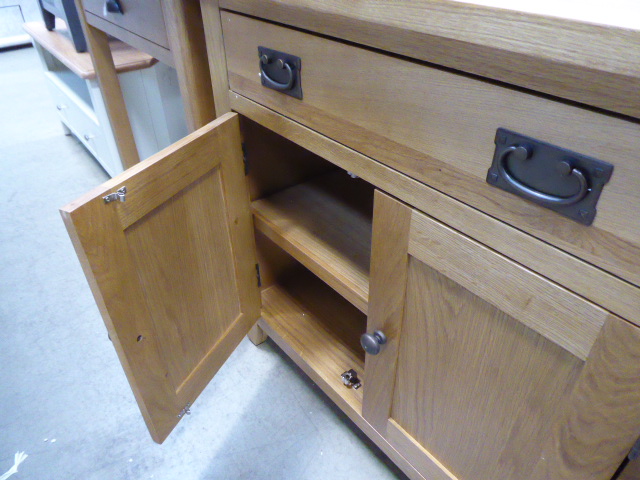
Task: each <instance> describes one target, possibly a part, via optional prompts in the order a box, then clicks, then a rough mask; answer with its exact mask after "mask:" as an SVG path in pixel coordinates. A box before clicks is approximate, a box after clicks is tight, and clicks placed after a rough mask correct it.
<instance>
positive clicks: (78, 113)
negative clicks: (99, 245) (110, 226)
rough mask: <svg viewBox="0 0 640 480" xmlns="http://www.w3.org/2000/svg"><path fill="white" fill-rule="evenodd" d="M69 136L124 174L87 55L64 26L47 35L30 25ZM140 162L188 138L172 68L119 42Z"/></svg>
mask: <svg viewBox="0 0 640 480" xmlns="http://www.w3.org/2000/svg"><path fill="white" fill-rule="evenodd" d="M25 30H26V31H27V32H28V33H29V35H31V37H32V39H33V44H34V46H35V48H36V49H37V51H38V55H39V57H40V59H41V60H42V64H43V67H44V70H45V76H46V78H47V80H48V82H47V83H48V85H49V89H50V90H51V95H52V97H53V100H54V102H55V106H56V109H57V110H58V114H59V116H60V120H61V122H62V125H63V128H64V129H65V133H66V134H73V135H74V136H76V137H77V138H78V140H80V142H82V144H83V145H84V146H85V147H86V148H87V149H88V150H89V152H91V154H92V155H93V156H94V157H95V158H96V160H98V162H99V163H100V165H102V167H103V168H104V169H105V170H106V171H107V173H109V175H111V176H113V175H117V174H118V173H120V172H122V171H123V164H122V161H121V159H120V156H119V154H118V150H117V147H116V143H115V140H114V135H113V131H112V128H111V125H110V123H109V119H108V116H107V111H106V107H105V103H104V99H103V95H102V93H101V91H100V86H99V84H98V80H97V78H96V74H95V70H94V69H93V65H92V63H91V57H90V55H89V54H88V53H77V52H76V51H75V49H74V47H73V45H72V43H71V40H70V38H69V36H68V35H66V30H65V28H64V25H61V26H60V27H57V28H56V30H54V31H51V32H50V31H47V30H46V28H45V26H44V24H42V23H28V24H26V25H25ZM110 46H111V51H112V54H113V57H114V62H115V64H116V70H117V72H118V78H119V80H120V84H121V86H122V91H123V96H124V98H125V102H126V104H127V107H128V108H127V110H128V114H129V118H130V121H131V126H132V130H133V134H134V138H135V141H136V146H137V149H138V153H139V155H140V158H143V159H144V158H147V157H149V156H151V155H153V154H154V153H156V152H158V151H160V150H162V149H163V148H164V147H166V146H168V145H170V144H171V143H173V142H175V141H176V140H178V139H179V138H182V137H184V136H185V135H186V134H187V127H186V121H185V117H184V109H183V105H182V99H181V96H180V91H179V88H178V79H177V75H176V72H175V70H174V69H173V68H171V67H168V66H166V65H164V64H163V63H160V62H158V61H157V60H156V59H154V58H153V57H151V56H150V55H147V54H145V53H142V52H140V51H138V50H135V49H134V48H133V47H130V46H129V45H126V44H124V43H122V42H120V41H117V40H114V41H112V42H111V43H110Z"/></svg>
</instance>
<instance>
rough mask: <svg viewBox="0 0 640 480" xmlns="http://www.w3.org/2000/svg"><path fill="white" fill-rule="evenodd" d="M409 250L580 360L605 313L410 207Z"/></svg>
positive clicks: (600, 326) (586, 353) (594, 336)
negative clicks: (411, 210)
mask: <svg viewBox="0 0 640 480" xmlns="http://www.w3.org/2000/svg"><path fill="white" fill-rule="evenodd" d="M409 254H410V255H412V256H414V257H416V258H417V259H418V260H420V261H421V262H423V263H425V264H427V265H429V266H430V267H432V268H434V269H435V270H437V271H438V272H439V273H442V274H443V275H445V276H447V277H448V278H450V279H451V280H453V281H454V282H456V283H457V284H459V285H461V286H463V287H464V288H466V289H467V290H469V291H470V292H472V293H474V294H475V295H477V296H479V297H480V298H482V299H483V300H485V301H487V302H489V303H491V304H492V305H494V306H495V307H497V308H498V309H500V310H501V311H503V312H505V313H507V314H508V315H510V316H512V317H513V318H515V319H516V320H518V321H520V322H522V323H523V324H525V325H527V326H528V327H529V328H531V329H533V330H535V331H536V332H538V333H539V334H540V335H542V336H544V337H546V338H548V339H549V340H551V341H552V342H554V343H556V344H558V345H560V346H561V347H563V348H564V349H566V350H567V351H569V352H571V353H572V354H574V355H575V356H577V357H578V358H580V359H582V360H585V359H586V358H587V356H588V355H589V351H590V350H591V347H592V346H593V344H594V342H595V341H596V338H597V337H598V334H599V333H600V330H601V328H602V325H604V323H605V321H606V320H607V318H609V316H610V315H609V313H608V312H607V311H606V310H603V309H601V308H600V307H597V306H596V305H594V304H592V303H590V302H587V301H586V300H584V299H582V298H580V297H578V296H576V295H574V294H573V293H571V292H569V291H568V290H566V289H565V288H563V287H561V286H559V285H555V284H553V283H551V282H549V281H548V280H546V279H545V278H543V277H541V276H539V275H538V274H536V273H533V272H532V271H530V270H527V269H525V268H523V267H522V266H521V265H519V264H517V263H515V262H513V261H511V260H509V259H507V258H505V257H503V256H502V255H500V254H498V253H495V252H494V251H492V250H490V249H488V248H487V247H485V246H484V245H482V244H480V243H478V242H476V241H474V240H472V239H470V238H468V237H465V236H464V235H460V233H458V232H456V231H455V230H452V229H451V228H449V227H447V226H445V225H443V224H441V223H439V222H437V221H435V220H433V219H431V218H429V217H428V216H426V215H424V214H422V213H420V212H418V211H414V212H413V214H412V218H411V234H410V239H409Z"/></svg>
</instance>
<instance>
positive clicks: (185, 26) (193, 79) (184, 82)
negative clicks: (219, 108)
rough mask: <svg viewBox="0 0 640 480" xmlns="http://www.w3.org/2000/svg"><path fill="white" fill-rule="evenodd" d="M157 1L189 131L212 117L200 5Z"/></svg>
mask: <svg viewBox="0 0 640 480" xmlns="http://www.w3.org/2000/svg"><path fill="white" fill-rule="evenodd" d="M161 3H162V10H163V12H164V19H165V25H166V27H167V37H168V39H169V46H170V48H171V56H172V57H173V63H174V65H175V69H176V72H177V74H178V83H179V85H180V93H181V95H182V102H183V104H184V109H185V114H186V115H185V116H186V119H187V127H188V128H189V131H191V132H193V131H195V130H197V129H198V128H200V127H202V126H204V125H206V124H207V123H209V122H210V121H211V120H213V119H214V118H216V113H215V105H214V102H213V92H212V90H211V77H210V74H209V63H208V62H207V51H206V44H205V37H204V28H203V25H202V17H201V12H200V5H199V2H198V1H197V0H164V1H162V2H161Z"/></svg>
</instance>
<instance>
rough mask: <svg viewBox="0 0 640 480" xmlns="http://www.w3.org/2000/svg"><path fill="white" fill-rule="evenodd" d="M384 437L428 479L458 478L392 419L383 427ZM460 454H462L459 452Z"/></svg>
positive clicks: (450, 479)
mask: <svg viewBox="0 0 640 480" xmlns="http://www.w3.org/2000/svg"><path fill="white" fill-rule="evenodd" d="M385 430H386V432H387V434H386V438H387V440H388V441H389V443H390V444H391V445H393V446H394V447H395V448H397V449H398V450H399V451H401V452H402V453H404V455H405V457H406V458H407V459H408V460H409V461H410V462H411V465H414V466H415V467H416V468H417V469H418V470H419V471H420V472H422V473H423V474H424V475H425V477H426V478H428V479H429V480H458V477H456V476H455V475H454V474H453V473H451V472H450V471H449V470H447V468H446V467H445V466H444V465H443V464H441V463H440V462H439V461H438V459H437V458H435V457H434V456H433V455H431V453H429V451H428V450H426V449H425V448H423V447H422V445H420V444H419V443H418V442H416V441H415V440H414V439H413V438H412V437H411V435H409V434H408V433H407V432H405V431H404V429H403V428H402V427H401V426H400V425H398V424H397V423H396V422H395V421H394V420H393V419H391V418H390V419H389V420H388V422H387V425H386V427H385ZM461 455H464V453H463V452H461Z"/></svg>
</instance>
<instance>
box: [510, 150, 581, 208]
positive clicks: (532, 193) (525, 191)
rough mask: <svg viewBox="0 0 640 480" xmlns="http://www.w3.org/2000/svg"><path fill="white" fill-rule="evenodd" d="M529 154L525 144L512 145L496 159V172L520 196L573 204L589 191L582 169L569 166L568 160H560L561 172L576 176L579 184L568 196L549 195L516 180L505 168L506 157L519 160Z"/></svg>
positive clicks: (545, 201) (547, 201)
mask: <svg viewBox="0 0 640 480" xmlns="http://www.w3.org/2000/svg"><path fill="white" fill-rule="evenodd" d="M531 154H532V152H531V149H530V148H528V147H527V146H526V145H512V146H511V147H509V148H507V149H506V150H505V151H504V152H502V154H501V155H500V159H499V161H498V172H499V173H500V175H502V177H503V178H504V179H505V180H506V181H507V182H508V183H509V184H510V185H511V186H512V187H513V188H515V189H516V190H518V193H519V194H520V195H521V196H523V197H525V198H529V199H530V200H534V201H536V202H538V203H546V204H552V205H573V204H574V203H578V202H579V201H580V200H582V199H583V198H584V197H585V196H586V195H587V193H589V184H588V182H587V179H586V178H585V176H584V174H583V173H582V171H580V170H578V169H577V168H573V167H571V165H570V164H569V163H568V162H561V164H560V167H561V168H562V173H563V174H564V175H571V176H572V177H574V178H576V179H577V180H578V183H579V184H580V187H579V188H578V191H577V192H576V193H575V194H573V195H571V196H569V197H558V196H556V195H549V194H546V193H543V192H540V191H538V190H535V189H533V188H531V187H529V186H527V185H525V184H524V183H521V182H519V181H518V180H516V179H515V178H514V177H513V176H511V174H510V173H509V171H508V170H507V165H506V163H507V159H508V158H509V157H516V158H518V159H519V160H522V161H524V160H527V159H529V158H530V157H531Z"/></svg>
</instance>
